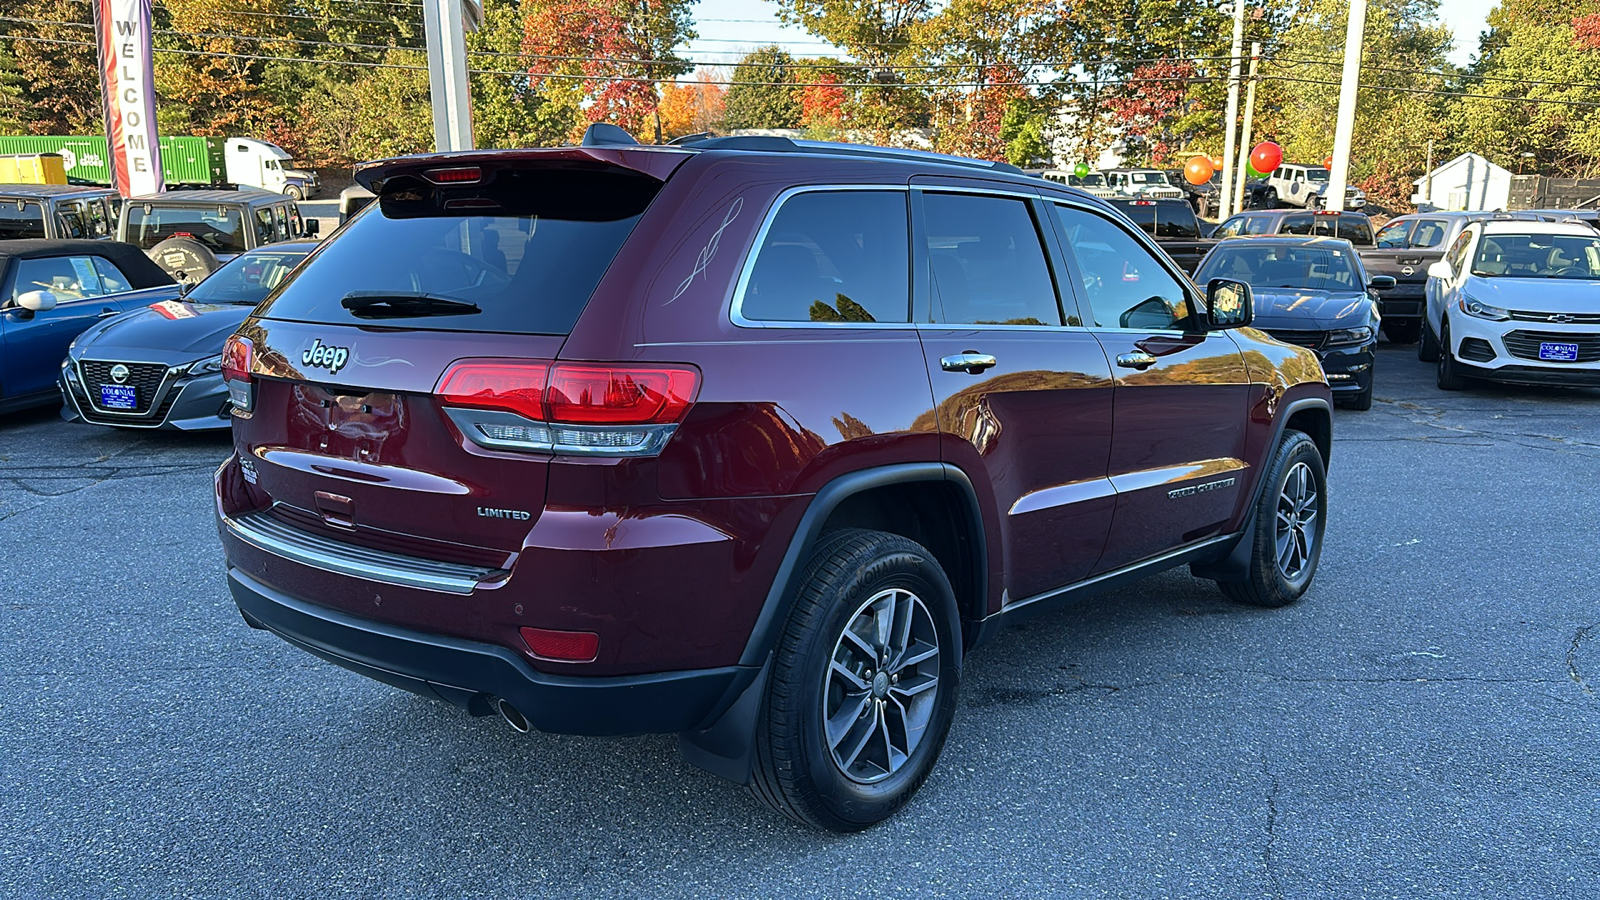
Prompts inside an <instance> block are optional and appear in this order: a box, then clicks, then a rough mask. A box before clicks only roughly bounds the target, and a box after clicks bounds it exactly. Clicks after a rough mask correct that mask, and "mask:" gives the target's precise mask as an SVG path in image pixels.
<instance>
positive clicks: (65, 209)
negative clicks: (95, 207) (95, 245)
mask: <svg viewBox="0 0 1600 900" xmlns="http://www.w3.org/2000/svg"><path fill="white" fill-rule="evenodd" d="M57 212H58V213H59V214H60V215H61V222H62V225H63V226H64V228H65V232H66V233H65V234H63V235H61V236H62V237H68V238H84V237H89V231H88V227H89V226H88V223H87V222H85V221H84V214H83V202H82V201H80V200H67V201H65V202H63V203H62V204H61V205H60V206H59V207H58V208H57Z"/></svg>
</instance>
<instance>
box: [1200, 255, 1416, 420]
mask: <svg viewBox="0 0 1600 900" xmlns="http://www.w3.org/2000/svg"><path fill="white" fill-rule="evenodd" d="M1194 277H1195V281H1196V282H1197V283H1199V284H1201V285H1204V284H1206V283H1207V282H1208V281H1210V280H1211V279H1213V278H1231V279H1233V280H1235V281H1243V282H1246V283H1247V284H1249V285H1250V290H1251V293H1252V294H1254V295H1255V327H1256V328H1259V329H1261V330H1262V331H1265V332H1266V333H1268V334H1270V335H1272V336H1273V337H1275V338H1277V339H1278V340H1280V341H1283V342H1285V343H1289V344H1299V345H1300V346H1302V347H1309V348H1311V349H1312V350H1315V351H1316V352H1317V358H1318V359H1319V360H1321V361H1322V369H1323V371H1324V372H1326V373H1327V375H1328V386H1329V387H1331V388H1333V399H1334V401H1335V402H1337V403H1339V404H1340V405H1342V406H1348V407H1350V408H1351V409H1371V408H1372V366H1373V363H1374V362H1375V361H1376V358H1377V354H1376V353H1375V352H1374V351H1375V350H1376V347H1377V343H1378V324H1379V315H1378V301H1377V295H1376V294H1375V293H1374V292H1375V291H1381V290H1388V289H1390V288H1392V287H1394V279H1393V278H1392V277H1390V276H1388V275H1376V276H1370V277H1369V276H1368V275H1367V270H1366V269H1365V268H1364V267H1363V266H1362V265H1361V257H1359V256H1357V255H1356V248H1355V247H1354V246H1353V245H1352V244H1351V243H1350V242H1349V241H1346V240H1340V239H1337V238H1325V237H1296V236H1284V235H1280V236H1276V237H1256V238H1228V239H1226V240H1224V241H1222V242H1221V243H1219V244H1217V246H1215V247H1213V248H1212V249H1211V252H1210V253H1208V254H1206V258H1205V259H1203V260H1201V262H1200V266H1199V268H1197V269H1196V270H1195V274H1194Z"/></svg>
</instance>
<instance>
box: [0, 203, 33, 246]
mask: <svg viewBox="0 0 1600 900" xmlns="http://www.w3.org/2000/svg"><path fill="white" fill-rule="evenodd" d="M42 237H44V208H43V207H41V206H40V205H39V204H37V203H24V204H22V208H21V209H18V208H17V204H16V203H14V202H11V201H0V241H9V240H12V239H14V238H42Z"/></svg>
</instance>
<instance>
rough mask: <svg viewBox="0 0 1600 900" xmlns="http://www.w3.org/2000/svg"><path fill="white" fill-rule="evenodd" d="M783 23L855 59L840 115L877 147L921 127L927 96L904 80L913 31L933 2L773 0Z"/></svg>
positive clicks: (914, 40) (914, 45)
mask: <svg viewBox="0 0 1600 900" xmlns="http://www.w3.org/2000/svg"><path fill="white" fill-rule="evenodd" d="M777 2H778V14H779V16H780V17H781V18H783V20H784V21H786V22H789V23H791V24H795V25H799V26H801V27H802V28H805V29H806V30H807V31H809V32H811V33H812V34H814V35H817V36H818V37H821V38H823V39H824V40H826V41H828V42H829V43H831V44H833V45H835V46H838V47H842V48H844V49H845V50H846V51H847V52H848V53H849V54H850V56H851V57H852V58H853V59H854V60H855V61H856V68H855V70H854V71H853V73H852V78H851V79H850V82H849V83H852V84H856V85H860V86H859V87H854V88H851V90H850V91H849V94H848V96H847V98H846V101H845V104H844V111H843V115H844V117H845V118H848V119H849V120H850V121H851V123H852V126H853V127H854V128H856V129H859V130H861V131H863V132H864V133H865V134H866V136H867V137H869V138H871V139H872V140H875V141H877V142H879V143H891V142H892V141H893V140H894V136H895V134H896V133H897V132H899V131H902V130H903V129H906V128H910V127H914V126H918V125H922V124H926V120H927V118H928V97H927V94H926V92H925V91H924V90H922V89H921V88H920V87H919V86H917V85H914V84H911V83H910V79H908V78H907V75H906V72H907V70H906V69H905V68H904V67H905V66H906V65H908V64H911V63H913V62H914V61H915V59H916V57H917V55H918V51H917V40H918V39H917V34H916V29H917V27H918V26H919V25H921V24H923V23H925V22H926V21H928V19H929V18H931V17H932V15H933V11H934V6H935V4H934V2H933V0H777Z"/></svg>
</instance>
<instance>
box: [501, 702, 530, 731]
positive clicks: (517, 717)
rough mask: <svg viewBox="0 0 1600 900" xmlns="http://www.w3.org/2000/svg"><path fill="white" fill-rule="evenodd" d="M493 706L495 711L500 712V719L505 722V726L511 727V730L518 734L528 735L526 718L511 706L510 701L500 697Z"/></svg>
mask: <svg viewBox="0 0 1600 900" xmlns="http://www.w3.org/2000/svg"><path fill="white" fill-rule="evenodd" d="M494 706H495V709H498V710H500V718H502V719H505V720H506V724H507V725H510V726H511V730H513V731H515V732H517V733H518V734H527V733H528V731H529V727H528V719H527V717H526V716H524V715H523V714H522V713H521V712H519V711H518V710H517V708H516V707H515V706H512V705H511V703H510V701H508V700H506V699H505V698H504V697H502V698H500V699H499V700H496V701H495V702H494Z"/></svg>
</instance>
